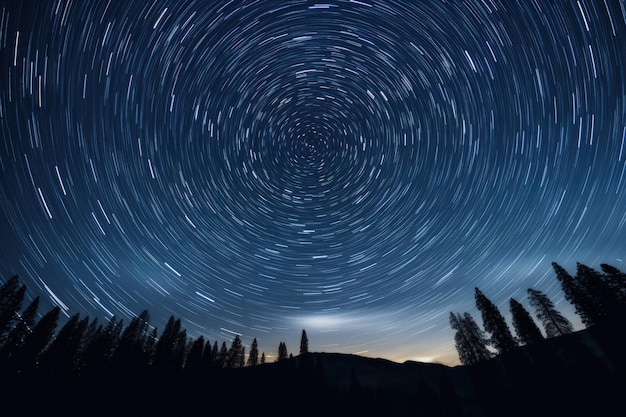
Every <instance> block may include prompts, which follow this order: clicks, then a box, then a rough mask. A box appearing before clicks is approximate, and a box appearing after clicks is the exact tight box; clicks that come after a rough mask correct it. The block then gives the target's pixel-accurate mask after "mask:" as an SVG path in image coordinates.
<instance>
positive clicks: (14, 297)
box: [0, 275, 26, 346]
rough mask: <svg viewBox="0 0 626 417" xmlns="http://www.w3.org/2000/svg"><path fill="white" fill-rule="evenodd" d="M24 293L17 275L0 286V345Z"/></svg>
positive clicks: (15, 318)
mask: <svg viewBox="0 0 626 417" xmlns="http://www.w3.org/2000/svg"><path fill="white" fill-rule="evenodd" d="M25 293H26V286H25V285H22V286H20V283H19V279H18V277H17V275H15V276H13V277H12V278H10V279H9V280H8V281H7V282H5V283H4V284H3V285H2V287H0V346H1V345H2V344H3V343H4V340H5V338H6V335H7V333H8V332H9V331H11V329H12V328H13V325H14V323H15V322H16V320H17V318H18V312H19V311H20V309H21V307H22V302H23V301H24V294H25Z"/></svg>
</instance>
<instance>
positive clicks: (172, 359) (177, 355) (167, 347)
mask: <svg viewBox="0 0 626 417" xmlns="http://www.w3.org/2000/svg"><path fill="white" fill-rule="evenodd" d="M186 346H187V331H186V330H184V329H181V322H180V319H175V318H174V316H170V318H169V319H168V321H167V323H166V324H165V328H164V329H163V333H161V337H160V338H159V340H158V342H157V343H156V346H155V348H154V359H153V362H152V366H153V368H154V369H155V370H156V371H157V372H164V373H174V372H178V371H180V370H181V369H182V367H183V360H184V355H185V348H186Z"/></svg>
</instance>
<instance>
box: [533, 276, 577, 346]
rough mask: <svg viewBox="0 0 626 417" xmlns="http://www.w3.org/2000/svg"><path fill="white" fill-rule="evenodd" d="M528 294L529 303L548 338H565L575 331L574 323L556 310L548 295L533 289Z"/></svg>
mask: <svg viewBox="0 0 626 417" xmlns="http://www.w3.org/2000/svg"><path fill="white" fill-rule="evenodd" d="M527 292H528V300H529V303H530V305H531V306H532V307H533V308H534V309H535V314H536V315H537V318H538V319H539V321H540V322H541V324H542V325H543V328H544V330H545V331H546V337H548V338H550V337H556V336H563V335H566V334H569V333H572V332H573V331H574V326H572V323H571V322H570V321H569V320H568V319H566V318H565V317H564V316H563V315H562V314H561V313H560V312H558V311H557V310H556V308H555V307H554V304H553V303H552V301H550V299H549V298H548V296H547V295H545V294H544V293H543V292H541V291H538V290H535V289H532V288H529V289H528V290H527Z"/></svg>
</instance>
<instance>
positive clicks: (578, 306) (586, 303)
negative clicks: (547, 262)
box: [552, 262, 597, 327]
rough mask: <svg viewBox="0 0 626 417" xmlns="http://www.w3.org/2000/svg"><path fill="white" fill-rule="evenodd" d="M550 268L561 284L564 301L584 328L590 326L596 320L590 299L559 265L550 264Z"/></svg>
mask: <svg viewBox="0 0 626 417" xmlns="http://www.w3.org/2000/svg"><path fill="white" fill-rule="evenodd" d="M552 268H554V272H556V278H557V279H558V280H559V282H560V283H561V288H562V290H563V293H564V294H565V299H566V300H567V301H569V302H570V303H571V304H572V305H573V306H574V308H575V310H576V314H578V315H579V316H580V319H581V321H582V322H583V323H584V324H585V326H587V327H589V326H591V325H592V324H593V323H594V321H595V320H597V317H596V314H595V307H594V306H593V300H592V299H591V297H589V295H588V294H587V293H586V292H585V291H584V289H583V288H581V287H580V285H579V284H578V282H577V281H576V280H574V278H573V277H572V276H571V275H570V274H569V273H568V272H567V271H566V270H565V268H563V267H562V266H561V265H559V264H557V263H556V262H552Z"/></svg>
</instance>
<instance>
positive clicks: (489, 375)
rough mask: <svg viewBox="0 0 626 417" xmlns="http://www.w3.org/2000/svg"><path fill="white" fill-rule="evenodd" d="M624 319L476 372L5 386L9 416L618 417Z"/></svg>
mask: <svg viewBox="0 0 626 417" xmlns="http://www.w3.org/2000/svg"><path fill="white" fill-rule="evenodd" d="M621 319H623V317H620V320H618V317H610V318H607V319H606V320H604V321H601V322H599V323H597V324H595V325H593V326H591V327H590V328H588V329H585V330H581V331H578V332H575V333H571V334H568V335H565V336H561V337H556V338H551V339H546V340H544V341H542V342H540V343H536V344H533V345H529V346H521V347H518V348H516V349H514V350H513V351H511V352H508V353H506V354H502V355H499V356H496V357H494V358H492V359H490V360H487V361H484V362H481V363H478V364H475V365H471V366H456V367H448V366H445V365H440V364H432V363H420V362H412V361H408V362H404V363H402V364H400V363H396V362H392V361H388V360H385V359H372V358H366V357H361V356H357V355H348V354H339V353H305V354H302V355H299V356H296V357H293V358H291V359H287V360H285V361H281V362H274V363H268V364H264V365H258V366H253V367H244V368H236V369H224V368H221V369H212V370H209V371H206V372H202V373H196V374H193V375H190V374H185V373H180V374H170V375H166V376H162V377H158V376H157V377H155V376H150V377H146V376H142V375H139V374H135V375H133V374H127V375H124V374H117V375H113V374H111V375H108V376H104V375H102V376H101V377H98V378H90V379H73V380H71V379H67V378H63V377H61V376H59V375H56V376H55V375H47V376H45V377H43V376H40V377H38V378H37V379H29V378H28V377H24V376H18V377H17V378H14V379H12V380H11V381H7V380H6V379H4V380H3V385H4V387H3V388H2V392H3V393H4V395H3V397H4V400H3V409H5V410H7V406H8V405H17V406H18V407H20V408H22V409H23V410H24V411H28V414H31V413H33V414H34V413H44V412H45V413H52V414H53V415H61V414H63V415H76V416H78V415H81V416H113V415H116V416H126V415H128V416H130V415H132V416H141V415H146V416H147V415H172V416H174V415H192V416H205V415H206V416H215V415H235V416H238V415H252V414H259V415H272V416H283V415H284V416H287V415H289V416H292V415H297V416H322V415H323V416H346V415H354V416H370V415H372V416H373V415H376V416H383V415H384V416H408V415H411V416H494V417H495V416H527V415H533V416H542V415H546V416H547V415H559V416H590V415H593V416H617V415H620V413H621V412H622V411H623V410H624V408H623V407H624V406H623V402H622V395H623V392H624V389H625V388H626V384H625V383H624V375H625V371H626V361H625V360H624V355H623V352H625V351H626V346H625V342H624V339H623V338H622V337H621V336H622V335H621V334H618V333H617V332H616V325H617V324H621V323H623V321H622V320H621ZM122 376H124V378H123V379H122V378H121V377H122ZM9 409H10V408H9Z"/></svg>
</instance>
